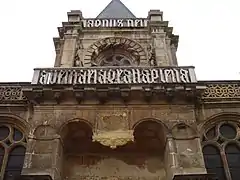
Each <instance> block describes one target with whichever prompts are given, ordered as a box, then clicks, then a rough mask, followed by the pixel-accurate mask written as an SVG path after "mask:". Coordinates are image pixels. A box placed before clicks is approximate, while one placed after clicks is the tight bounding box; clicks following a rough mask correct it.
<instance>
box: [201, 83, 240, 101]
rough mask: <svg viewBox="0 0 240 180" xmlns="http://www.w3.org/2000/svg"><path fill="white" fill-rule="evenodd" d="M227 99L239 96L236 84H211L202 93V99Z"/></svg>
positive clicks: (239, 89)
mask: <svg viewBox="0 0 240 180" xmlns="http://www.w3.org/2000/svg"><path fill="white" fill-rule="evenodd" d="M219 98H220V99H229V98H240V87H239V85H238V84H211V85H208V86H207V88H206V90H205V92H204V93H203V95H202V99H219Z"/></svg>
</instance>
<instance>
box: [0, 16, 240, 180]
mask: <svg viewBox="0 0 240 180" xmlns="http://www.w3.org/2000/svg"><path fill="white" fill-rule="evenodd" d="M82 19H83V17H82V13H81V12H80V11H71V12H69V13H68V22H64V23H63V27H60V28H58V30H59V38H54V43H55V48H56V61H55V68H70V69H74V68H93V67H98V66H102V67H103V66H104V67H107V68H111V67H110V66H109V64H104V60H106V59H104V57H106V56H108V50H111V49H114V48H115V50H116V51H115V52H117V53H118V54H122V55H124V56H125V59H127V60H129V59H131V60H132V61H131V62H126V61H122V62H120V61H118V62H117V63H120V64H111V65H114V66H117V65H118V66H125V65H127V66H132V67H137V66H139V67H143V66H144V67H149V68H150V67H163V66H168V67H176V66H177V60H176V49H177V44H178V36H176V35H173V34H172V28H171V27H168V23H167V22H165V21H163V20H162V13H161V12H160V11H150V12H149V16H148V20H149V22H148V26H147V27H144V28H136V29H130V28H121V29H119V28H115V29H114V28H113V29H109V28H103V29H98V28H84V27H83V25H82V24H81V23H80V22H81V20H82ZM118 50H119V51H118ZM126 57H128V58H129V57H131V58H129V59H128V58H126ZM107 62H108V61H107ZM108 63H109V62H108ZM110 63H112V61H111V62H110ZM121 63H122V64H121ZM125 63H127V64H125ZM128 63H129V64H128ZM53 70H54V68H53ZM36 74H37V73H36V71H35V74H34V78H35V79H36V77H39V76H38V75H36ZM34 78H33V79H34ZM33 81H34V80H33ZM156 87H158V88H156ZM0 116H1V117H0V118H1V121H0V122H1V126H0V128H2V127H14V128H17V129H18V130H19V131H21V132H22V133H23V134H24V137H25V138H26V141H25V140H24V138H22V139H21V140H20V141H19V142H18V141H12V140H11V139H14V137H15V136H14V137H13V138H11V137H10V135H9V137H8V138H9V139H10V141H11V142H12V143H13V144H18V143H20V144H21V143H22V144H21V145H22V146H23V147H25V148H26V152H25V156H24V157H25V158H24V161H23V168H22V172H21V175H22V176H21V177H27V178H36V179H37V178H38V177H43V179H44V178H47V177H45V176H49V177H50V178H52V179H53V180H60V179H62V180H63V179H64V180H67V179H69V180H75V179H133V180H134V179H152V180H155V179H156V180H157V179H158V180H171V179H173V178H174V176H175V178H176V179H177V178H179V177H178V176H177V175H191V174H192V175H194V174H202V175H205V174H207V171H206V166H205V163H204V157H203V152H202V145H204V138H203V137H204V136H205V133H206V130H208V129H209V128H211V127H212V126H213V125H214V124H218V123H222V122H225V121H227V122H230V124H231V123H232V124H235V125H236V127H237V133H238V134H239V133H240V131H239V129H240V128H239V127H240V126H239V123H240V82H239V81H218V82H214V81H205V82H203V81H198V82H194V83H161V84H157V85H156V84H148V83H145V84H134V85H131V84H129V85H128V86H126V85H121V84H119V85H118V84H115V85H114V84H113V85H96V84H82V85H74V84H61V82H60V83H53V84H39V83H35V84H34V83H9V84H4V83H2V84H0ZM3 125H4V126H3ZM0 130H1V129H0ZM11 131H14V132H15V130H11ZM12 134H14V133H11V136H12ZM237 141H239V140H237ZM7 142H8V141H7V140H5V139H4V136H3V135H2V137H1V136H0V145H2V146H3V147H5V144H8V143H7ZM238 143H239V142H238ZM11 147H12V146H9V148H10V149H11ZM13 147H14V146H13ZM0 150H1V149H0ZM9 152H10V151H9ZM3 154H4V153H3ZM9 157H10V156H9ZM2 159H3V160H2V162H3V163H2V169H1V171H0V172H1V178H0V179H3V178H4V176H3V174H4V172H5V170H6V169H7V167H8V163H7V162H8V157H7V156H3V158H2ZM0 160H1V151H0ZM4 163H5V164H4ZM225 163H226V162H225ZM0 165H1V163H0ZM225 167H226V165H225ZM225 173H226V176H227V178H228V179H230V178H231V172H230V170H229V169H225ZM5 177H6V174H5ZM183 178H184V177H180V179H183ZM232 180H234V179H232Z"/></svg>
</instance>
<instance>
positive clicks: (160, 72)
mask: <svg viewBox="0 0 240 180" xmlns="http://www.w3.org/2000/svg"><path fill="white" fill-rule="evenodd" d="M159 76H160V81H161V82H163V83H165V82H166V81H165V78H164V73H163V70H162V69H159Z"/></svg>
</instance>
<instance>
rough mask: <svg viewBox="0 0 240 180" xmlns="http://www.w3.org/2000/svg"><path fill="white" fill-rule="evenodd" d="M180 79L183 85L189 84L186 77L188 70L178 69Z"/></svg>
mask: <svg viewBox="0 0 240 180" xmlns="http://www.w3.org/2000/svg"><path fill="white" fill-rule="evenodd" d="M180 79H181V80H182V81H183V82H185V83H189V82H190V80H189V77H188V70H185V69H180Z"/></svg>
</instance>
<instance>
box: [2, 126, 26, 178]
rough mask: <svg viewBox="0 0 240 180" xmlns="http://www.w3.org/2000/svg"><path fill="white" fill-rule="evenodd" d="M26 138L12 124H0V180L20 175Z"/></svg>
mask: <svg viewBox="0 0 240 180" xmlns="http://www.w3.org/2000/svg"><path fill="white" fill-rule="evenodd" d="M25 147H26V138H25V136H24V134H23V133H22V131H20V130H19V129H18V128H17V127H15V126H14V125H12V124H8V123H4V124H0V180H2V179H7V178H9V177H15V176H18V175H20V174H21V170H22V167H23V163H24V156H25V151H26V148H25Z"/></svg>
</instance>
